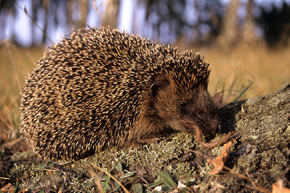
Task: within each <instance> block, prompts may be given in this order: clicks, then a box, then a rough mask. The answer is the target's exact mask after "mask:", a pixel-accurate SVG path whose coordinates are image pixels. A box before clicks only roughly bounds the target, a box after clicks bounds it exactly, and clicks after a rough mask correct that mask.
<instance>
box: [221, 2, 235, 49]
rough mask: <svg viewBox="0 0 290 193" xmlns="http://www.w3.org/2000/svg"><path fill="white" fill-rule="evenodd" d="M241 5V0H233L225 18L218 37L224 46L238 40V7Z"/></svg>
mask: <svg viewBox="0 0 290 193" xmlns="http://www.w3.org/2000/svg"><path fill="white" fill-rule="evenodd" d="M239 5H240V0H231V1H230V3H229V5H228V7H227V10H226V14H225V17H224V19H223V26H222V30H221V33H220V35H219V37H218V44H220V45H221V46H222V47H228V46H233V45H235V44H236V43H237V42H238V32H239V25H238V21H239V18H238V8H239Z"/></svg>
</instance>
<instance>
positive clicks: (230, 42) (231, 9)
mask: <svg viewBox="0 0 290 193" xmlns="http://www.w3.org/2000/svg"><path fill="white" fill-rule="evenodd" d="M87 25H91V26H96V27H98V26H111V27H113V28H119V29H121V30H124V31H127V32H128V33H135V34H136V33H137V34H140V35H142V36H144V37H146V38H147V37H148V38H150V39H151V40H153V41H154V42H158V43H162V44H172V45H174V46H177V47H178V49H180V50H184V49H194V50H195V51H197V52H200V53H201V54H202V55H204V56H205V58H206V60H207V61H209V62H210V63H211V68H212V74H211V76H210V84H209V91H210V93H211V94H212V95H213V96H214V95H216V94H220V95H223V98H224V103H228V102H231V101H234V100H237V99H245V98H250V97H255V96H259V95H263V94H267V93H270V92H273V91H275V90H277V89H278V88H279V87H280V86H281V85H282V84H284V83H286V82H289V81H290V45H289V43H290V0H264V1H263V0H206V1H204V0H179V1H175V0H62V1H59V0H0V142H1V143H2V142H4V141H7V140H8V139H12V138H16V137H17V136H18V135H19V132H15V131H18V127H19V110H18V107H19V103H20V95H19V92H20V91H21V87H22V84H23V82H24V78H25V76H27V74H28V73H29V72H31V70H32V69H33V68H34V66H35V62H36V61H37V60H39V59H40V58H41V57H42V55H43V52H44V51H45V50H46V49H47V47H48V46H51V45H53V44H54V43H56V42H58V41H59V40H60V39H61V38H62V37H63V36H64V35H65V34H67V35H68V34H70V33H71V32H72V31H73V29H76V28H80V27H85V26H87Z"/></svg>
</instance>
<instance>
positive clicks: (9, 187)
mask: <svg viewBox="0 0 290 193" xmlns="http://www.w3.org/2000/svg"><path fill="white" fill-rule="evenodd" d="M0 190H1V192H2V191H3V192H9V193H10V192H11V193H12V192H15V191H16V190H15V188H14V187H13V186H12V184H10V183H8V184H6V185H5V186H3V187H2V188H1V189H0Z"/></svg>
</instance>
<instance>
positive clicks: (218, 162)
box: [207, 141, 233, 175]
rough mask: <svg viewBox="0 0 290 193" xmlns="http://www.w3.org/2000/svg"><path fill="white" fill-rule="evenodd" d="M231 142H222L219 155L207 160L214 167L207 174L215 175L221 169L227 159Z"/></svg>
mask: <svg viewBox="0 0 290 193" xmlns="http://www.w3.org/2000/svg"><path fill="white" fill-rule="evenodd" d="M232 144H233V142H232V141H229V142H228V143H226V144H224V146H223V150H222V153H221V156H217V157H216V158H215V159H213V160H208V161H207V162H208V163H210V164H212V165H213V166H214V169H213V170H212V171H211V172H209V174H211V175H215V174H217V173H219V172H220V171H222V169H223V167H224V164H225V162H226V161H227V159H228V156H229V152H230V148H231V146H232Z"/></svg>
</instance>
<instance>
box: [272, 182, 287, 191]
mask: <svg viewBox="0 0 290 193" xmlns="http://www.w3.org/2000/svg"><path fill="white" fill-rule="evenodd" d="M272 193H290V189H289V188H285V187H283V181H282V180H278V181H277V182H276V183H274V184H272Z"/></svg>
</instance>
